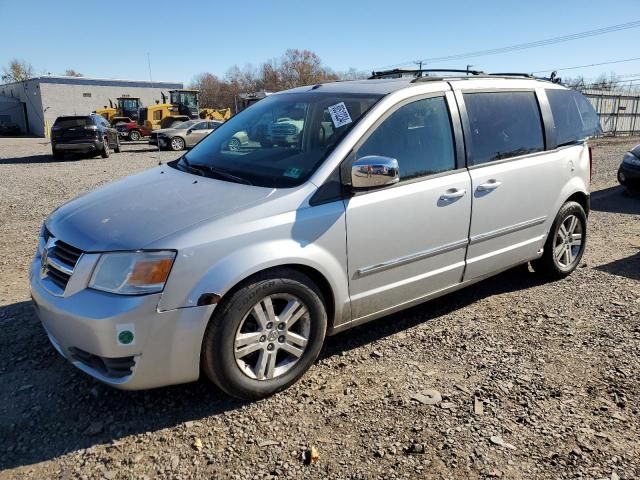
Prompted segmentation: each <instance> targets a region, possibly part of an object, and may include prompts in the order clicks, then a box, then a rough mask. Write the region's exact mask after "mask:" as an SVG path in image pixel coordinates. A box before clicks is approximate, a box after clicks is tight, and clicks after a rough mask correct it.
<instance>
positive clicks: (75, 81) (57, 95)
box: [0, 77, 183, 137]
mask: <svg viewBox="0 0 640 480" xmlns="http://www.w3.org/2000/svg"><path fill="white" fill-rule="evenodd" d="M176 88H183V85H182V84H181V83H178V82H154V83H150V82H144V81H128V80H109V79H92V78H74V77H40V78H35V79H32V80H28V81H26V82H19V83H13V84H9V85H0V95H6V96H9V97H14V98H17V99H18V100H20V101H22V102H25V104H26V106H27V117H28V121H29V127H30V130H31V133H32V134H34V135H37V136H40V137H44V136H45V130H46V127H48V128H51V126H52V125H53V122H54V121H55V119H56V118H57V117H59V116H62V115H88V114H90V113H91V112H92V111H94V110H96V109H99V108H102V107H104V106H105V105H107V106H108V105H109V99H111V100H112V101H113V102H115V100H116V98H117V97H122V96H127V95H128V96H129V97H139V98H140V99H141V101H142V105H143V106H148V105H153V104H154V103H155V102H156V100H159V101H162V96H161V95H160V93H161V92H164V93H165V94H167V93H168V92H169V90H172V89H176ZM45 126H46V127H45Z"/></svg>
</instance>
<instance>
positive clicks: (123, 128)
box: [116, 121, 151, 142]
mask: <svg viewBox="0 0 640 480" xmlns="http://www.w3.org/2000/svg"><path fill="white" fill-rule="evenodd" d="M116 130H118V135H119V136H120V139H122V140H131V141H134V142H136V141H138V140H140V139H141V138H142V137H150V136H151V130H149V129H147V128H146V127H145V126H144V125H139V124H138V122H136V121H130V122H121V123H118V124H116Z"/></svg>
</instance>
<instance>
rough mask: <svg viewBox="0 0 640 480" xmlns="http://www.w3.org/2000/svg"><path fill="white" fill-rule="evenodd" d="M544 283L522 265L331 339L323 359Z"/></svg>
mask: <svg viewBox="0 0 640 480" xmlns="http://www.w3.org/2000/svg"><path fill="white" fill-rule="evenodd" d="M545 282H546V280H544V279H543V278H542V277H541V276H540V275H536V274H535V273H533V272H531V271H530V270H529V268H528V265H520V266H518V267H515V268H512V269H511V270H507V271H506V272H503V273H501V274H499V275H496V276H495V277H491V278H488V279H487V280H484V281H482V282H479V283H477V284H475V285H471V286H469V287H467V288H463V289H461V290H458V291H456V292H452V293H449V294H447V295H444V296H442V297H439V298H435V299H433V300H429V301H428V302H425V303H422V304H420V305H417V306H415V307H411V308H409V309H407V310H403V311H401V312H397V313H394V314H391V315H387V316H385V317H382V318H380V319H377V320H374V321H372V322H370V323H366V324H363V325H360V326H358V327H355V328H353V329H350V330H349V331H348V332H344V333H339V334H337V335H335V336H333V337H329V338H328V340H327V342H326V345H325V348H324V350H323V353H322V354H321V356H322V358H325V357H331V356H333V355H337V354H340V353H342V352H345V351H349V350H353V349H355V348H358V347H361V346H363V345H366V344H369V343H371V342H374V341H376V340H380V339H383V338H385V337H389V336H391V335H394V334H396V333H398V332H401V331H403V330H406V329H408V328H412V327H414V326H416V325H419V324H421V323H425V322H429V321H432V320H436V319H438V318H439V317H442V316H444V315H447V314H449V313H452V312H455V311H456V310H459V309H461V308H464V307H467V306H469V305H471V304H473V303H475V302H477V301H479V300H482V299H484V298H487V297H491V296H494V295H499V294H501V293H508V292H513V291H519V290H527V289H529V288H533V287H536V286H539V285H543V284H544V283H545Z"/></svg>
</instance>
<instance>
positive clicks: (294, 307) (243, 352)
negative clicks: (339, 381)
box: [201, 269, 327, 400]
mask: <svg viewBox="0 0 640 480" xmlns="http://www.w3.org/2000/svg"><path fill="white" fill-rule="evenodd" d="M326 329H327V312H326V308H325V306H324V302H323V300H322V294H321V293H320V290H319V289H318V287H317V286H316V285H315V284H314V283H313V282H312V281H311V280H310V279H309V278H308V277H307V276H305V275H303V274H301V273H299V272H297V271H295V270H289V269H280V270H272V271H270V272H265V273H264V274H259V275H257V276H255V277H253V278H252V279H250V280H248V281H247V282H245V284H244V285H242V286H240V287H239V288H238V289H237V290H235V291H234V292H232V293H231V294H230V296H229V297H228V298H225V299H223V301H222V302H221V304H219V305H218V307H217V308H216V310H215V312H214V314H213V316H212V318H211V320H210V321H209V325H208V326H207V329H206V332H205V334H204V338H203V341H202V356H201V366H202V370H203V371H204V373H205V374H206V375H207V377H208V378H209V379H210V380H211V381H213V382H214V383H215V384H216V385H217V386H218V387H220V389H222V390H224V391H225V392H226V393H227V394H229V395H231V396H234V397H238V398H242V399H247V400H254V399H258V398H263V397H267V396H269V395H273V394H274V393H277V392H279V391H281V390H284V389H285V388H287V387H289V386H290V385H291V384H293V383H294V382H296V381H297V380H298V379H299V378H300V377H301V376H302V375H303V374H304V373H305V372H306V371H307V370H308V369H309V367H311V365H312V364H313V362H314V361H315V360H316V358H317V357H318V354H319V353H320V350H321V349H322V344H323V343H324V336H325V333H326Z"/></svg>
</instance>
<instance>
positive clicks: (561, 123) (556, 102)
mask: <svg viewBox="0 0 640 480" xmlns="http://www.w3.org/2000/svg"><path fill="white" fill-rule="evenodd" d="M547 98H548V99H549V105H550V106H551V113H552V114H553V122H554V123H555V129H556V143H557V146H559V147H560V146H562V145H568V144H571V143H574V142H577V141H578V140H583V139H585V138H587V137H591V136H593V135H598V134H600V133H602V130H601V128H600V120H599V118H598V114H597V113H596V111H595V110H594V108H593V106H592V105H591V103H590V102H589V100H587V99H586V98H585V97H584V95H582V94H581V93H580V92H576V91H575V90H559V89H558V90H555V89H554V90H551V89H549V90H547Z"/></svg>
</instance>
